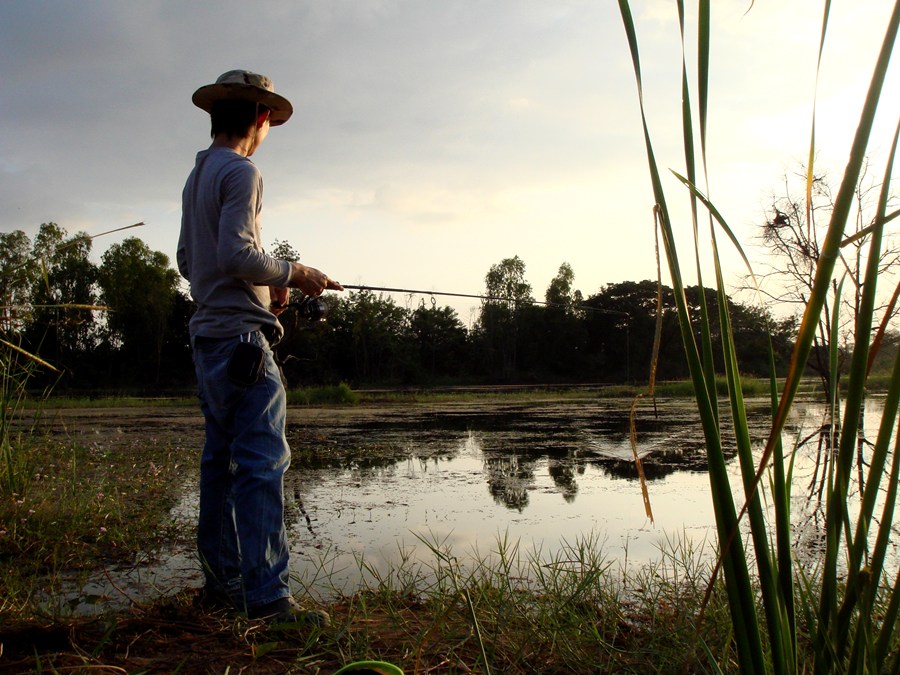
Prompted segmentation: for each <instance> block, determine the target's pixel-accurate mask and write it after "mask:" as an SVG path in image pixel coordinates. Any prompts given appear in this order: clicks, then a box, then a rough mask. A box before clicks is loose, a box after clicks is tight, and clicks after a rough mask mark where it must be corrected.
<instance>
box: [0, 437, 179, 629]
mask: <svg viewBox="0 0 900 675" xmlns="http://www.w3.org/2000/svg"><path fill="white" fill-rule="evenodd" d="M11 449H12V454H13V456H14V457H15V461H14V463H15V467H14V470H15V475H16V480H15V481H9V480H7V481H2V482H0V566H2V567H3V568H4V569H5V570H6V571H5V573H4V575H3V578H2V581H0V596H2V597H3V598H4V600H3V602H2V604H0V623H2V622H3V620H4V619H5V620H14V619H16V618H21V617H23V616H28V615H30V614H32V613H34V612H40V611H43V610H42V609H41V608H40V607H39V606H36V605H35V604H34V603H38V604H39V603H40V602H41V601H39V600H37V599H36V598H37V597H38V596H37V595H36V591H40V592H41V594H40V596H41V597H45V598H46V597H52V595H53V594H54V593H59V594H62V586H63V585H64V582H63V579H64V578H69V577H71V575H72V574H73V573H75V574H77V573H86V572H88V571H91V570H96V569H97V567H98V566H99V565H103V564H109V563H112V562H127V561H131V560H134V559H135V558H137V557H143V556H146V555H147V552H148V551H152V550H155V549H158V548H159V547H160V546H161V545H163V544H170V543H171V542H172V540H173V539H175V538H176V536H177V527H176V524H175V523H174V522H173V521H172V520H171V517H170V516H169V510H170V509H171V507H172V505H173V504H174V501H175V499H176V498H177V496H178V495H177V494H176V490H177V487H178V485H179V484H180V481H179V480H178V479H179V478H180V477H181V474H182V467H181V465H180V463H179V461H178V459H177V457H175V456H174V455H173V453H172V451H171V450H167V449H165V448H162V447H156V446H154V445H153V444H150V443H148V444H146V445H142V446H141V447H132V446H131V445H129V446H127V447H109V446H104V445H101V444H96V445H93V446H88V447H80V446H73V445H72V444H71V443H70V442H68V441H65V440H62V441H60V440H55V439H53V438H49V437H48V438H34V439H30V440H29V441H27V442H22V443H18V444H13V445H12V446H11Z"/></svg>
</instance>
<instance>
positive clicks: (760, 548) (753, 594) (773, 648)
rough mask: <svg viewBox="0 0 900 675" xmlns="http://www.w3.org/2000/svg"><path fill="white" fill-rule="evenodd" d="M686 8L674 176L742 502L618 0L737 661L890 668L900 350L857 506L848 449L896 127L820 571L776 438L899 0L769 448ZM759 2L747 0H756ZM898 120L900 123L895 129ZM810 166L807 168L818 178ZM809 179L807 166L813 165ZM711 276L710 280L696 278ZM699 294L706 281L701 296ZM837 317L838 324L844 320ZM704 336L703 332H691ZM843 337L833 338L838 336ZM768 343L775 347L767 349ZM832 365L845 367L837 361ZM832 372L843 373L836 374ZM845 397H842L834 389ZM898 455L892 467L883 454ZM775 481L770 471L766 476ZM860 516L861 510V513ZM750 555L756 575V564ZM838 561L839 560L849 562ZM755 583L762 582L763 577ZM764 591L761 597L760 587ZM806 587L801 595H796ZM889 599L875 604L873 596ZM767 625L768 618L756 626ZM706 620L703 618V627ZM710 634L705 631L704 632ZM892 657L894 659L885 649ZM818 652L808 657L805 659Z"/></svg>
mask: <svg viewBox="0 0 900 675" xmlns="http://www.w3.org/2000/svg"><path fill="white" fill-rule="evenodd" d="M677 5H678V13H679V21H680V27H681V39H682V100H683V108H682V111H683V115H682V120H683V124H682V131H683V138H684V148H685V164H686V170H685V172H684V173H685V174H686V175H679V174H677V173H676V176H677V177H678V178H679V179H680V180H681V182H682V183H683V184H684V185H685V186H686V188H687V190H686V192H685V194H686V195H687V198H688V199H689V200H690V205H691V212H692V217H693V229H694V258H695V264H696V269H697V274H698V276H699V275H700V268H701V253H700V248H699V246H698V235H697V233H698V229H699V227H698V222H699V217H698V210H699V209H698V203H699V204H702V206H703V207H704V208H705V210H706V212H707V213H708V219H709V237H710V240H711V244H712V251H711V255H712V263H713V266H714V269H715V277H716V278H715V283H716V292H717V294H718V296H719V303H718V304H719V307H720V310H719V311H720V316H719V317H718V318H719V323H720V326H721V331H722V345H723V352H724V354H723V357H724V364H725V374H726V377H727V381H728V405H729V407H730V410H731V418H732V424H733V429H732V431H733V433H734V436H735V439H736V442H737V454H738V459H739V464H740V470H741V479H742V488H743V495H744V496H743V503H742V505H741V506H740V508H738V504H736V503H735V498H734V496H733V495H734V494H735V493H734V492H733V490H732V486H731V485H730V482H729V478H728V472H727V470H726V463H725V459H724V455H723V452H722V449H723V434H725V433H726V430H724V429H723V427H722V424H721V421H720V418H719V414H718V409H717V400H716V392H715V388H714V386H713V385H712V384H711V383H714V381H715V372H714V370H713V367H712V359H711V358H710V355H709V350H710V346H709V345H710V344H711V339H710V338H711V328H710V319H709V317H708V316H707V315H706V312H705V310H702V311H701V313H700V316H699V318H698V319H697V320H694V319H693V318H692V317H691V316H690V314H689V311H688V306H687V303H686V300H685V297H684V285H685V284H684V276H683V273H682V270H681V265H680V262H679V258H678V253H677V250H676V234H675V228H674V226H673V223H672V220H671V218H670V210H669V208H668V205H667V199H666V194H665V192H664V190H663V185H662V180H661V177H660V169H659V167H658V165H657V162H656V156H655V153H654V149H653V143H652V139H651V133H650V129H649V126H648V121H647V116H646V114H645V109H644V100H643V84H642V78H641V65H640V52H639V49H638V41H637V34H636V30H635V23H634V20H633V16H632V13H631V9H630V6H629V3H628V0H619V8H620V11H621V15H622V20H623V24H624V27H625V32H626V34H627V37H628V43H629V47H630V51H631V57H632V62H633V65H634V72H635V76H636V80H637V88H638V97H639V103H640V114H641V121H642V126H643V133H644V140H645V146H646V151H647V159H648V163H649V168H650V179H651V183H652V187H653V194H654V199H655V206H654V209H655V213H656V219H657V226H658V228H659V233H660V237H661V239H662V241H663V244H664V253H665V257H666V261H667V263H668V268H669V272H670V274H671V277H672V287H673V289H674V291H675V298H676V305H677V312H678V317H679V323H680V326H681V334H682V338H683V342H684V347H685V352H686V354H687V360H688V364H689V368H690V372H691V379H692V382H693V386H694V394H695V396H696V401H697V407H698V411H699V415H700V419H701V421H702V427H703V433H704V436H705V443H706V452H707V458H708V464H709V469H708V473H709V479H710V485H711V492H712V499H713V505H714V511H715V518H716V528H717V532H718V539H719V562H720V565H721V569H722V570H723V571H724V580H725V586H726V590H727V595H728V602H729V607H730V615H731V620H732V623H733V628H734V631H733V632H734V646H735V651H736V660H737V663H738V666H739V668H740V671H741V672H745V673H763V672H770V671H774V672H776V673H794V672H798V671H799V670H807V669H809V667H810V666H813V667H814V668H815V672H817V673H837V672H840V673H845V672H846V673H869V672H881V671H882V669H883V668H892V669H895V670H896V668H897V667H900V664H898V663H897V661H896V659H897V655H896V653H895V652H896V646H895V645H896V638H895V636H894V622H895V619H896V616H897V612H898V608H900V594H898V580H897V579H893V580H892V579H889V578H887V576H886V572H885V554H886V548H887V542H888V538H889V536H890V531H891V525H892V521H893V504H894V500H895V497H896V494H897V488H898V485H897V483H898V473H900V460H898V455H900V448H895V449H894V452H893V453H891V450H890V447H889V446H890V440H891V437H892V433H893V428H894V422H895V420H896V418H897V411H898V401H900V357H898V360H897V362H896V363H895V366H894V376H893V378H892V379H891V382H890V384H889V386H888V391H887V396H886V400H885V406H884V412H883V415H882V421H881V425H880V428H879V430H878V436H877V440H876V443H875V446H874V449H873V451H872V457H871V458H870V463H869V466H859V467H857V471H858V476H860V477H861V480H860V483H861V486H860V487H862V485H864V491H863V494H862V499H861V504H860V508H859V512H858V513H855V514H853V513H851V512H850V510H849V509H848V495H849V488H850V483H851V480H852V479H853V477H852V469H853V459H854V457H855V451H856V447H857V442H858V438H859V433H860V431H861V425H862V418H861V416H860V408H861V405H862V403H863V397H864V395H865V390H866V382H867V378H868V362H869V354H870V348H869V345H870V341H871V338H872V329H873V325H874V323H875V291H876V287H877V282H878V277H877V272H878V269H877V264H878V259H879V252H880V248H881V242H882V237H883V230H884V224H885V222H887V220H889V219H890V218H892V217H893V215H891V216H888V215H887V213H886V208H887V201H888V190H887V186H888V185H889V184H890V178H891V170H892V167H893V163H894V155H895V151H896V146H897V134H895V137H894V143H893V147H892V150H891V154H890V158H889V159H888V161H887V164H886V167H885V172H884V182H883V185H884V186H885V187H884V189H883V191H882V194H881V198H880V200H879V205H878V213H877V215H876V218H875V220H874V222H873V224H872V225H871V227H869V228H867V231H866V233H865V234H866V235H867V236H869V237H870V242H869V255H868V267H867V270H866V277H865V284H864V287H863V294H862V302H861V304H860V307H859V310H858V313H857V315H856V325H855V332H854V348H853V356H852V361H851V367H850V373H849V377H848V378H847V380H846V382H847V384H846V396H845V405H844V408H843V412H842V425H841V427H840V429H839V431H838V432H837V433H838V434H839V436H838V439H837V455H836V458H835V461H834V462H833V464H832V466H833V467H834V468H833V470H832V472H831V473H830V474H829V476H828V478H827V480H828V485H827V504H826V514H827V518H826V523H825V532H824V538H825V550H824V553H823V555H822V560H821V561H820V565H819V566H818V569H817V571H816V572H815V573H814V574H813V573H811V572H810V571H808V570H806V569H803V568H802V567H800V566H799V565H797V564H796V562H795V561H794V560H793V556H792V551H791V539H790V528H791V522H792V521H791V518H792V514H791V507H790V504H791V500H790V492H791V468H792V463H791V455H790V454H788V455H785V453H784V451H783V448H782V445H781V433H782V430H783V428H784V425H785V421H786V419H787V416H788V413H789V412H790V410H791V406H792V404H793V401H794V397H795V395H796V393H797V390H798V387H799V385H800V380H801V377H802V375H803V373H804V370H805V367H806V363H807V359H808V356H809V353H810V349H811V345H812V341H813V335H814V332H815V330H816V327H817V325H818V322H819V318H820V314H821V312H822V308H823V306H824V304H825V299H826V296H827V294H828V293H829V292H830V289H831V287H832V281H833V279H834V278H835V262H836V260H837V258H838V255H839V251H840V248H841V247H842V246H843V245H846V244H847V243H849V241H850V240H849V239H845V234H844V233H845V231H846V228H847V221H848V216H849V214H850V210H851V206H852V203H853V199H854V193H855V189H856V186H857V184H858V181H859V178H860V175H861V171H862V167H863V164H864V161H865V155H866V149H867V147H868V143H869V137H870V135H871V132H872V126H873V120H874V116H875V110H876V108H877V105H878V102H879V99H880V97H881V95H882V88H883V86H884V81H885V76H886V72H887V66H888V61H889V59H890V56H891V53H892V51H893V47H894V42H895V39H896V35H897V30H898V25H900V1H898V2H896V3H895V5H894V9H893V13H892V15H891V18H890V20H889V23H888V26H887V27H886V33H885V37H884V40H883V43H882V47H881V51H880V54H879V57H878V61H877V63H876V66H875V68H874V72H873V75H872V79H871V84H870V87H869V91H868V94H867V96H866V99H865V101H864V105H863V111H862V115H861V118H860V121H859V126H858V128H857V131H856V135H855V138H854V142H853V145H852V149H851V151H850V156H849V158H848V161H847V165H846V169H845V171H844V174H843V177H842V181H841V185H840V188H839V191H838V193H837V195H836V199H835V203H834V210H833V212H832V215H831V220H830V222H829V225H828V228H827V231H826V233H825V237H824V240H823V244H822V249H821V255H820V257H819V260H818V262H817V268H816V274H815V282H814V287H813V291H812V293H811V295H810V297H809V299H808V302H807V305H806V308H805V311H804V314H803V319H802V322H801V324H800V328H799V331H798V335H797V340H796V345H795V349H794V353H793V356H792V360H791V363H790V366H789V372H788V375H787V378H786V380H785V382H784V384H783V386H782V387H781V388H780V390H779V387H778V385H777V383H776V380H775V371H774V361H773V360H772V359H770V362H772V364H773V365H772V369H771V385H770V386H771V392H772V422H771V428H770V432H769V436H768V440H767V442H766V446H765V449H764V450H763V452H762V454H761V456H759V457H755V456H754V453H753V452H752V447H751V442H750V436H749V432H748V427H747V415H746V407H745V404H744V399H743V388H742V384H741V377H740V370H739V367H738V355H737V353H736V351H735V347H734V340H733V339H732V335H731V327H730V317H729V315H728V313H727V303H726V302H724V296H725V291H726V289H725V284H724V278H723V275H722V268H721V259H720V256H719V249H718V241H717V237H718V236H719V234H720V233H724V234H725V235H726V236H727V238H728V239H730V240H731V242H732V243H733V245H734V246H735V247H736V249H737V250H738V252H739V253H740V255H741V256H742V258H743V260H744V262H745V264H746V265H747V267H748V269H749V270H750V272H751V275H752V268H751V266H750V264H749V261H748V260H747V257H746V255H745V254H744V251H743V249H742V248H741V245H740V243H739V241H738V240H737V238H736V237H735V235H734V234H733V232H732V230H731V229H730V228H729V226H728V224H727V221H726V220H725V218H724V217H723V216H722V214H721V213H719V211H718V210H717V209H716V208H715V206H714V204H713V203H712V202H711V201H710V200H709V199H708V197H707V196H706V195H705V194H704V193H703V190H702V189H701V188H700V187H699V180H698V175H699V172H698V169H697V166H696V161H697V156H696V155H697V153H696V149H697V146H698V145H699V157H700V160H701V161H702V166H703V173H704V175H705V173H706V170H707V169H706V124H707V118H708V113H709V63H710V34H711V20H710V3H709V1H708V0H698V3H697V10H698V17H699V20H698V43H697V53H698V63H697V75H696V81H695V86H696V89H697V91H698V93H699V95H698V104H697V107H698V110H699V121H698V122H696V123H695V122H694V120H693V118H692V109H693V104H692V101H691V93H692V86H691V79H690V78H689V76H688V71H689V69H688V64H687V61H686V57H685V53H686V49H685V46H686V45H685V37H684V35H685V31H684V17H685V11H684V3H683V0H678V3H677ZM751 11H752V9H751ZM829 13H830V1H829V0H826V1H825V6H824V16H823V22H822V40H821V42H820V47H819V53H820V61H821V53H822V49H823V48H824V44H825V31H826V27H827V25H828V18H829ZM898 133H900V128H898ZM811 138H812V141H811V147H810V157H812V156H813V155H814V150H815V147H814V143H815V140H814V139H815V122H814V121H813V133H812V134H811ZM811 176H812V170H811V169H810V177H811ZM810 179H811V178H810ZM699 283H700V285H701V286H702V280H701V281H700V282H699ZM702 295H703V294H702V293H701V296H702ZM836 324H837V321H834V322H833V324H832V325H836ZM698 334H699V335H700V345H699V346H698V344H697V339H696V338H695V335H698ZM833 343H836V341H833ZM770 352H771V349H770ZM832 367H833V368H835V369H836V366H832ZM831 375H832V381H833V382H836V381H837V377H836V375H837V372H836V370H835V372H832V373H831ZM835 401H836V399H835ZM889 459H890V460H891V464H890V468H889V469H887V463H888V460H889ZM764 477H767V478H768V481H766V482H764V481H763V478H764ZM767 485H768V490H769V491H770V493H771V500H770V501H771V503H772V505H773V508H772V509H771V510H770V511H769V512H766V511H764V510H763V508H762V502H761V493H762V492H763V490H764V489H765V488H766V487H767ZM880 492H886V499H885V500H884V501H883V502H881V503H883V504H884V506H883V507H882V513H881V514H880V517H879V518H878V519H876V518H875V510H876V504H877V503H878V500H877V497H878V495H879V493H880ZM744 517H746V520H747V524H748V526H749V537H750V542H752V547H753V552H754V554H755V555H753V556H751V555H749V554H748V551H747V550H746V549H745V547H744V543H743V540H742V536H741V533H740V530H739V525H740V522H741V521H742V520H743V519H744ZM854 518H855V520H854ZM753 561H755V574H754V573H753V572H752V571H751V566H752V565H753ZM841 563H842V564H841ZM756 589H758V592H757V590H756ZM757 596H759V597H757ZM757 599H759V600H761V616H758V615H757V611H758V610H757ZM798 599H799V601H800V604H799V605H797V604H796V602H797V600H798ZM879 602H880V603H881V606H882V607H883V611H881V612H875V611H873V608H874V607H875V606H876V603H879ZM798 612H799V613H800V616H802V618H803V619H804V620H805V621H806V623H807V630H808V631H809V633H810V635H812V646H811V649H812V655H811V656H809V655H807V654H805V653H801V649H802V648H801V645H800V644H799V642H798V638H797V633H798V631H797V621H798V616H797V615H798ZM758 626H762V627H763V628H764V630H760V629H759V628H758ZM699 629H700V626H698V630H699ZM698 634H702V633H698ZM889 657H890V658H891V659H893V662H889V660H888V659H889ZM810 659H811V660H812V663H808V660H810Z"/></svg>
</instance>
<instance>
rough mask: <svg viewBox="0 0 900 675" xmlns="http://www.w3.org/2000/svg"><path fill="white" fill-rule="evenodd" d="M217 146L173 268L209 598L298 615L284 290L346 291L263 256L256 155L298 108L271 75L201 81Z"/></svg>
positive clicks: (277, 616)
mask: <svg viewBox="0 0 900 675" xmlns="http://www.w3.org/2000/svg"><path fill="white" fill-rule="evenodd" d="M193 102H194V104H195V105H196V106H198V107H199V108H202V109H203V110H205V111H206V112H208V113H209V114H210V121H211V125H212V130H211V136H212V139H213V140H212V144H211V145H210V147H209V148H207V149H206V150H203V151H201V152H199V153H198V154H197V158H196V164H195V165H194V169H193V171H191V173H190V175H189V176H188V179H187V182H186V183H185V186H184V191H183V194H182V221H181V234H180V237H179V241H178V254H177V260H178V269H179V271H180V272H181V274H182V276H184V277H185V278H186V279H187V280H188V281H189V282H190V286H191V296H192V297H193V299H194V301H195V302H196V305H197V310H196V312H195V313H194V315H193V316H192V317H191V320H190V334H191V344H192V347H193V354H194V365H195V369H196V373H197V381H198V391H199V397H200V406H201V409H202V411H203V415H204V417H205V420H206V443H205V446H204V448H203V454H202V457H201V460H200V516H199V522H198V526H197V546H198V550H199V553H200V558H201V562H202V564H203V569H204V573H205V578H206V583H205V586H204V588H203V590H202V594H201V599H202V601H203V603H204V604H206V605H207V606H226V607H231V608H236V609H239V610H241V611H246V613H247V616H248V617H249V618H251V619H257V618H258V619H266V620H268V621H272V622H284V621H294V620H296V603H295V601H294V600H293V597H292V596H291V591H290V587H289V579H288V573H289V568H288V545H287V536H286V532H285V526H284V491H283V477H284V472H285V471H286V470H287V468H288V465H289V464H290V448H289V447H288V444H287V441H286V439H285V433H284V431H285V416H286V396H285V391H284V386H283V384H282V381H281V377H280V374H279V371H278V367H277V365H276V364H275V361H274V359H273V355H272V346H273V345H275V344H276V343H277V342H278V341H279V340H280V339H281V337H282V335H283V333H284V329H283V328H282V326H281V324H280V323H279V321H278V319H277V318H276V315H277V314H278V313H280V312H281V311H283V310H284V308H285V307H286V306H287V302H288V297H289V292H290V291H289V289H291V288H297V289H300V290H301V291H302V292H303V293H304V294H306V295H308V296H310V297H318V296H319V295H321V294H322V292H323V291H325V290H338V291H340V290H343V288H342V287H341V285H340V284H339V283H337V282H336V281H333V280H332V279H329V278H328V276H326V275H325V274H324V273H323V272H321V271H319V270H318V269H315V268H313V267H308V266H306V265H303V264H301V263H297V262H291V261H287V260H279V259H276V258H273V257H271V256H269V255H267V254H266V253H265V251H264V250H263V246H262V242H261V238H260V211H261V207H262V188H263V184H262V177H261V175H260V173H259V170H258V169H257V167H256V165H255V164H254V163H253V162H252V161H251V160H250V157H251V156H252V155H253V153H254V152H256V150H257V149H258V148H259V146H260V145H261V144H262V142H263V141H264V140H265V139H266V137H267V136H268V133H269V129H270V127H274V126H279V125H281V124H284V123H285V122H286V121H287V120H288V119H289V118H290V117H291V114H292V112H293V107H292V106H291V104H290V102H289V101H288V100H287V99H286V98H284V97H283V96H281V95H279V94H276V93H275V87H274V86H273V84H272V81H271V80H270V79H269V78H267V77H265V76H263V75H259V74H256V73H252V72H249V71H246V70H232V71H229V72H227V73H225V74H223V75H222V76H221V77H219V78H218V80H216V82H215V83H214V84H210V85H206V86H204V87H200V88H199V89H198V90H197V91H196V92H194V95H193Z"/></svg>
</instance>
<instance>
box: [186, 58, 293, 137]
mask: <svg viewBox="0 0 900 675" xmlns="http://www.w3.org/2000/svg"><path fill="white" fill-rule="evenodd" d="M226 99H240V100H243V101H253V102H254V103H260V104H262V105H264V106H266V107H267V108H268V109H269V110H271V111H272V114H271V115H270V116H269V124H270V125H271V126H273V127H277V126H278V125H279V124H284V123H285V122H287V121H288V119H290V117H291V115H292V114H293V113H294V106H292V105H291V102H290V101H288V100H287V99H286V98H285V97H284V96H281V95H279V94H276V93H275V85H274V84H272V80H270V79H269V78H268V77H266V76H265V75H260V74H258V73H251V72H250V71H249V70H229V71H228V72H227V73H223V74H222V75H220V76H219V79H217V80H216V81H215V83H214V84H207V85H206V86H203V87H200V88H199V89H198V90H197V91H195V92H194V95H193V96H192V97H191V100H192V101H193V102H194V105H195V106H197V107H198V108H201V109H203V110H205V111H206V112H212V107H213V103H215V102H216V101H224V100H226Z"/></svg>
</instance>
